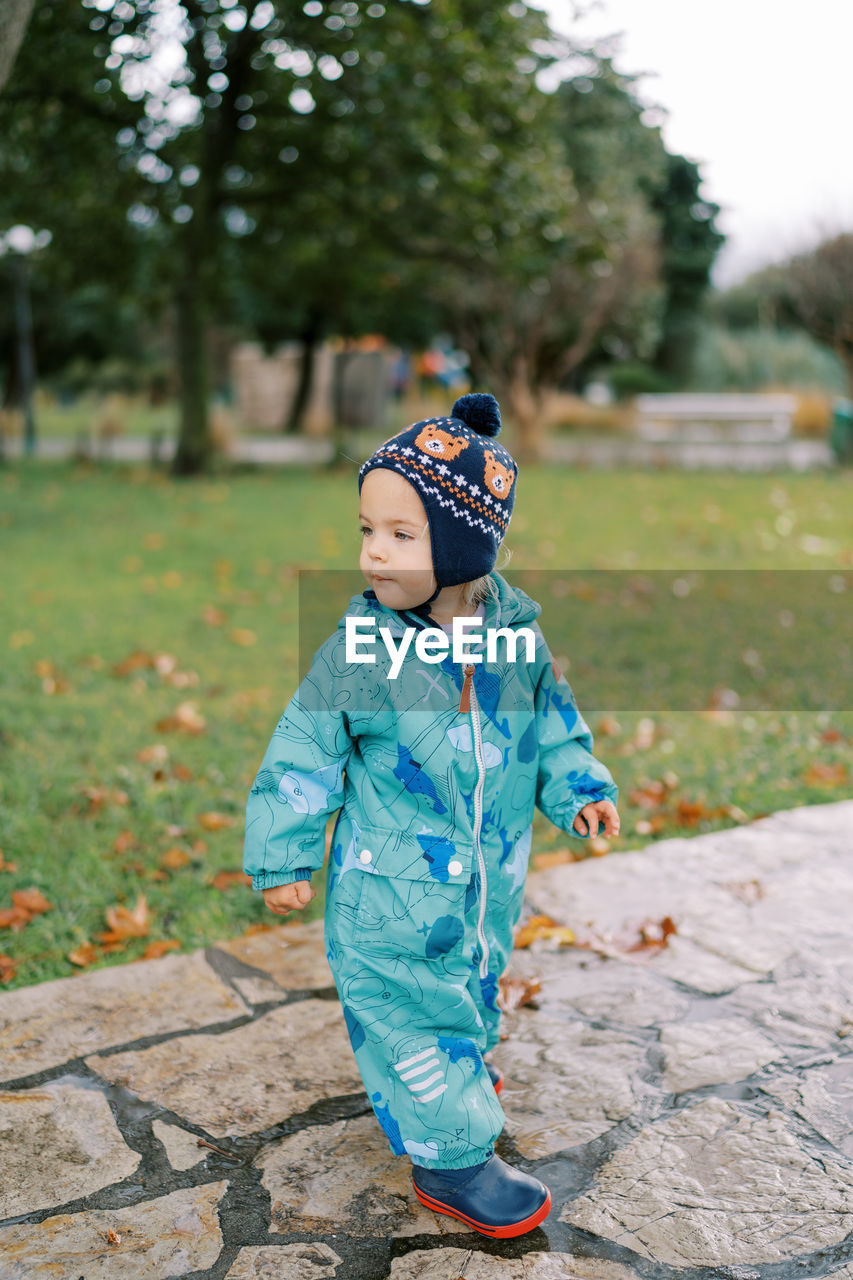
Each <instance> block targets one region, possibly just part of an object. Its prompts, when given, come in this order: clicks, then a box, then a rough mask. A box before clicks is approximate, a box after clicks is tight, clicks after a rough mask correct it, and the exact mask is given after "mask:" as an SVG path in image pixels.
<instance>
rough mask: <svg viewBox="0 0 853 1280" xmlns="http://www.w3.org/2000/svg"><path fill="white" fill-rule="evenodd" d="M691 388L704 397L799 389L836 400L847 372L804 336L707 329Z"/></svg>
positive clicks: (701, 335)
mask: <svg viewBox="0 0 853 1280" xmlns="http://www.w3.org/2000/svg"><path fill="white" fill-rule="evenodd" d="M692 382H693V384H694V385H695V386H697V387H701V388H702V390H703V391H766V390H769V389H771V388H779V387H796V388H799V389H802V390H820V391H826V392H834V393H836V394H838V393H840V392H842V391H843V390H844V385H845V379H844V368H843V366H842V364H841V362H840V360H838V359H837V357H835V356H834V355H833V354H832V352H831V351H827V349H826V347H822V346H820V345H819V344H818V343H817V342H815V341H814V339H813V338H810V337H809V336H808V335H807V334H804V333H795V332H793V331H791V330H783V329H771V328H737V329H728V328H725V327H723V326H722V325H719V324H710V323H706V324H704V325H703V326H702V327H701V328H700V330H699V333H698V342H697V346H696V349H695V352H694V356H693V366H692Z"/></svg>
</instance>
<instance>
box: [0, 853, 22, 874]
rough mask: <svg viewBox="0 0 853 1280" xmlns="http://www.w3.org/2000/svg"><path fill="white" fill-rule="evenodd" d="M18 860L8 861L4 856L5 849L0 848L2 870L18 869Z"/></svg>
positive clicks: (0, 866)
mask: <svg viewBox="0 0 853 1280" xmlns="http://www.w3.org/2000/svg"><path fill="white" fill-rule="evenodd" d="M17 870H18V864H17V862H7V861H6V859H5V858H4V857H3V850H2V849H0V871H17Z"/></svg>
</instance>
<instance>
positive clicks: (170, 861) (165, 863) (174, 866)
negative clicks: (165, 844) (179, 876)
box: [160, 845, 192, 871]
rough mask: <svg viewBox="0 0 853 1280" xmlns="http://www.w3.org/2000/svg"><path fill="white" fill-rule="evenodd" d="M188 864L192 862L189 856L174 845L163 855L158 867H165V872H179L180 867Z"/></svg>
mask: <svg viewBox="0 0 853 1280" xmlns="http://www.w3.org/2000/svg"><path fill="white" fill-rule="evenodd" d="M189 862H192V858H191V857H190V855H189V854H188V853H186V852H185V850H183V849H179V848H178V846H177V845H175V846H174V847H173V848H171V849H167V850H166V852H165V853H164V854H163V856H162V858H161V859H160V866H161V867H165V869H166V870H167V871H180V869H181V867H185V866H186V865H187V864H188V863H189Z"/></svg>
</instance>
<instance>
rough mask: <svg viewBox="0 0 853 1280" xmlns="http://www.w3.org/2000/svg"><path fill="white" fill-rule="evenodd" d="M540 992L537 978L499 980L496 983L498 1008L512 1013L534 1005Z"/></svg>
mask: <svg viewBox="0 0 853 1280" xmlns="http://www.w3.org/2000/svg"><path fill="white" fill-rule="evenodd" d="M541 990H542V983H541V982H540V981H539V979H538V978H501V979H499V981H498V1008H499V1009H502V1010H503V1012H504V1013H512V1011H513V1009H520V1008H521V1007H522V1006H523V1005H525V1004H535V1002H536V997H537V996H538V995H539V992H540V991H541Z"/></svg>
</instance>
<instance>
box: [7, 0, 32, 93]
mask: <svg viewBox="0 0 853 1280" xmlns="http://www.w3.org/2000/svg"><path fill="white" fill-rule="evenodd" d="M32 10H33V0H0V91H2V89H3V86H4V85H5V84H6V81H7V80H8V79H9V75H10V73H11V70H12V67H13V66H14V63H15V57H16V55H17V53H18V49H19V48H20V45H21V41H22V40H23V38H24V32H25V31H26V29H27V23H28V22H29V20H30V14H31V13H32Z"/></svg>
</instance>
